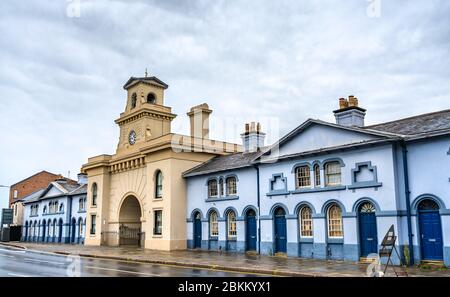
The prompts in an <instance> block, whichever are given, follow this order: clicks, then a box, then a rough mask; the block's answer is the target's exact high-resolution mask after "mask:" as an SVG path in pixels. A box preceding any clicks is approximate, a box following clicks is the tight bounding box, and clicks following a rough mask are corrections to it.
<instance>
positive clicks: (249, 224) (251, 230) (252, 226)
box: [245, 209, 256, 251]
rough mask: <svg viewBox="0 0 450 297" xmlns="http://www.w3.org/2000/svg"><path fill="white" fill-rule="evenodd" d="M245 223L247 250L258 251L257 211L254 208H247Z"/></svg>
mask: <svg viewBox="0 0 450 297" xmlns="http://www.w3.org/2000/svg"><path fill="white" fill-rule="evenodd" d="M245 223H246V224H245V231H246V232H245V234H246V243H247V245H246V250H247V251H256V212H255V211H254V210H253V209H249V210H247V212H246V214H245Z"/></svg>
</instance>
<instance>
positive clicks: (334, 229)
mask: <svg viewBox="0 0 450 297" xmlns="http://www.w3.org/2000/svg"><path fill="white" fill-rule="evenodd" d="M328 237H330V238H342V237H343V231H342V210H341V208H340V207H339V206H337V205H336V204H333V205H332V206H330V208H328Z"/></svg>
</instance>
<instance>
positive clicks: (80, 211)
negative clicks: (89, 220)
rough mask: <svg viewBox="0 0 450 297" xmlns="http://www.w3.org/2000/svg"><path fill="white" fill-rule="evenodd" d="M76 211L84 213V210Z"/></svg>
mask: <svg viewBox="0 0 450 297" xmlns="http://www.w3.org/2000/svg"><path fill="white" fill-rule="evenodd" d="M78 213H86V210H79V211H78Z"/></svg>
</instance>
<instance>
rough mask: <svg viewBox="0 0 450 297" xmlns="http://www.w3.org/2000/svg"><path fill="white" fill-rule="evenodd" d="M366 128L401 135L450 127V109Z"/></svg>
mask: <svg viewBox="0 0 450 297" xmlns="http://www.w3.org/2000/svg"><path fill="white" fill-rule="evenodd" d="M364 129H370V130H376V131H382V132H389V133H395V134H401V135H417V134H423V133H430V132H437V131H440V130H445V129H450V109H447V110H441V111H437V112H432V113H426V114H421V115H417V116H412V117H409V118H404V119H400V120H396V121H391V122H386V123H381V124H376V125H371V126H366V127H364Z"/></svg>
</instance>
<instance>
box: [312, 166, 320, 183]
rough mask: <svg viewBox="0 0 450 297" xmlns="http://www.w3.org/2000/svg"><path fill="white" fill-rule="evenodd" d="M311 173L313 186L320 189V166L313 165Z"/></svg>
mask: <svg viewBox="0 0 450 297" xmlns="http://www.w3.org/2000/svg"><path fill="white" fill-rule="evenodd" d="M313 172H314V186H315V187H320V186H321V184H322V181H321V176H320V165H319V164H315V165H314V166H313Z"/></svg>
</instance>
